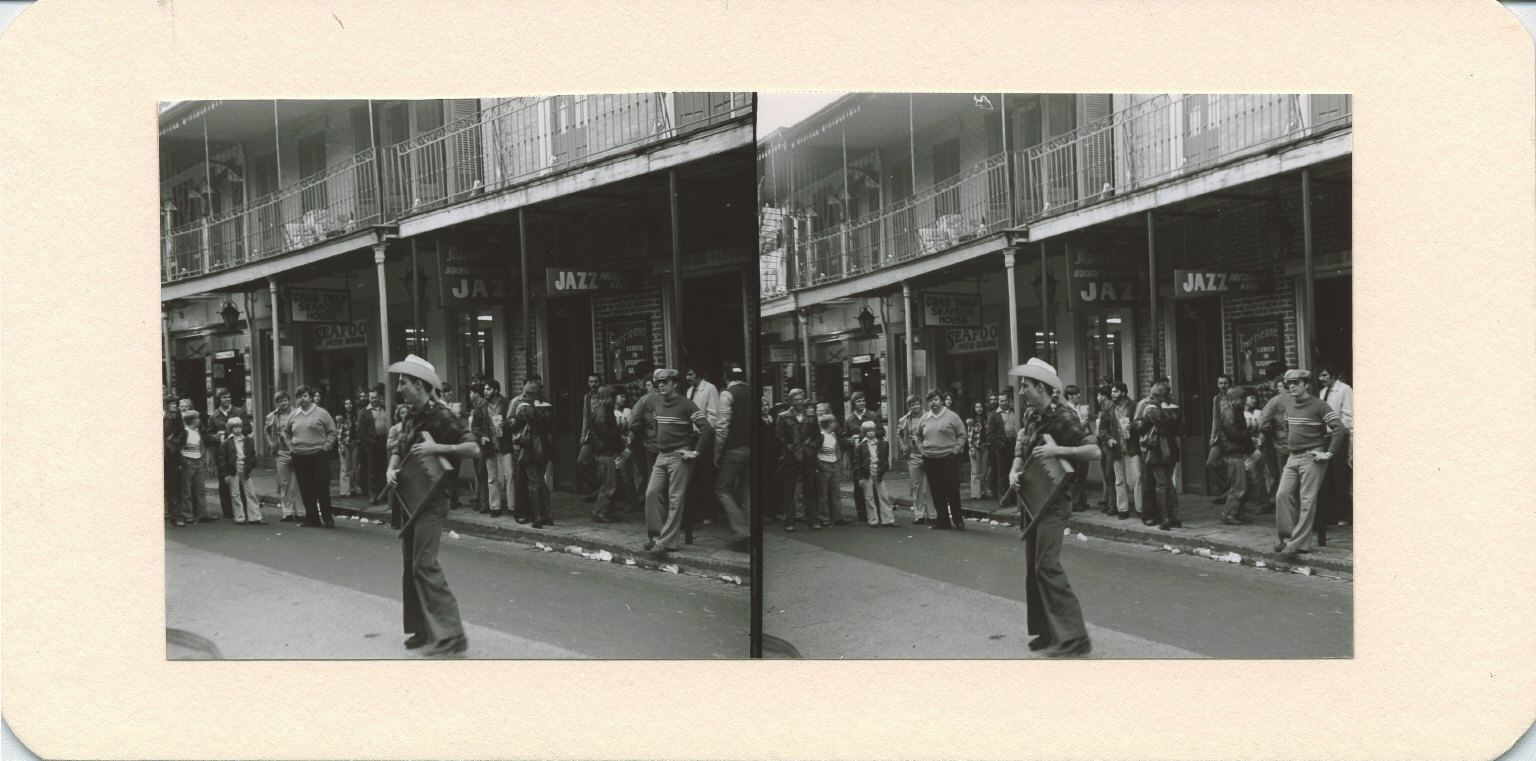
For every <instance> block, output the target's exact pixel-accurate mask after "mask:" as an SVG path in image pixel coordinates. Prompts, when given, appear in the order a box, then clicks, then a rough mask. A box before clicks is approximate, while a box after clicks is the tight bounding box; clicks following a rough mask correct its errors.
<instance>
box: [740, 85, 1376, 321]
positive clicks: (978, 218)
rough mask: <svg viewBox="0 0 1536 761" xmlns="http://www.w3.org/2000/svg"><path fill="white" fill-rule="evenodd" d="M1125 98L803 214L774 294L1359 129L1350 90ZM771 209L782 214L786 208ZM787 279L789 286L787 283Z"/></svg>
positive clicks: (793, 225) (795, 221)
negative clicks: (862, 204) (1035, 136)
mask: <svg viewBox="0 0 1536 761" xmlns="http://www.w3.org/2000/svg"><path fill="white" fill-rule="evenodd" d="M1116 102H1117V103H1118V104H1123V105H1125V107H1124V108H1120V109H1118V110H1116V111H1114V112H1112V113H1111V114H1110V115H1109V116H1107V117H1105V118H1102V119H1097V120H1094V121H1091V122H1088V123H1085V124H1083V125H1081V126H1079V127H1076V128H1075V129H1072V130H1070V131H1067V132H1064V133H1063V134H1060V135H1056V136H1054V137H1051V138H1049V139H1047V140H1045V141H1043V142H1040V143H1039V144H1037V145H1032V146H1027V147H1024V148H1022V149H1019V150H1010V151H1007V152H1006V153H1002V152H1000V153H997V154H995V155H992V156H990V157H988V158H986V159H985V160H983V161H981V162H980V163H978V164H976V165H975V166H973V167H972V168H971V169H970V170H967V171H965V172H963V173H962V174H960V175H958V176H956V177H953V178H951V179H948V180H945V181H944V182H941V183H938V184H935V185H932V186H930V187H928V188H923V189H920V190H918V191H917V192H916V193H913V194H911V195H909V196H907V197H905V198H901V199H898V200H895V201H888V202H886V203H885V204H884V205H882V206H879V207H878V208H876V209H874V210H873V211H871V212H870V213H867V214H864V215H862V216H859V217H856V218H853V219H849V220H847V221H845V222H841V223H838V224H835V225H832V226H830V227H826V228H824V229H817V227H816V222H817V220H816V219H815V217H814V216H813V214H814V212H809V213H808V212H806V211H805V210H803V209H802V210H801V211H800V212H799V213H798V214H797V215H792V216H791V217H790V221H789V222H788V223H786V224H785V228H786V229H787V230H789V231H790V232H791V234H790V235H788V236H787V240H788V246H787V251H786V252H785V254H784V256H785V257H786V258H787V259H788V262H789V264H790V265H792V266H786V267H783V268H782V270H784V271H785V276H784V277H775V280H776V282H774V283H773V284H772V285H773V286H774V288H773V290H771V291H770V290H769V289H768V288H767V286H768V283H767V282H766V278H767V277H768V276H767V275H766V274H765V284H764V285H765V290H764V297H765V298H771V297H773V296H774V295H782V294H785V293H787V292H788V291H789V290H795V289H801V288H810V287H814V286H818V285H825V284H828V283H833V282H838V281H841V280H845V279H848V278H852V277H858V276H860V275H863V274H866V273H869V272H874V271H877V270H879V269H881V268H883V267H888V266H891V265H894V264H898V263H901V262H905V261H910V260H912V259H916V258H919V257H922V256H926V255H928V254H934V253H939V252H941V251H944V250H947V249H950V248H953V247H955V246H958V245H962V244H964V243H968V242H970V241H973V240H976V239H978V238H982V237H985V236H989V235H995V234H997V233H999V232H1000V231H1002V230H1003V229H1006V228H1009V227H1017V226H1021V225H1027V224H1030V223H1032V222H1037V221H1040V220H1044V219H1047V218H1050V217H1055V216H1059V215H1062V214H1066V213H1069V212H1072V211H1077V210H1082V209H1087V208H1090V207H1093V206H1095V205H1097V204H1101V203H1105V202H1108V201H1110V200H1112V199H1114V198H1117V197H1123V196H1126V195H1129V194H1132V193H1136V192H1139V191H1143V190H1146V189H1149V188H1152V187H1155V186H1158V185H1161V184H1164V183H1168V182H1172V181H1176V180H1179V179H1182V178H1186V177H1190V176H1192V175H1195V174H1199V173H1201V172H1205V171H1208V170H1211V169H1215V168H1217V167H1220V166H1222V165H1225V164H1229V163H1232V162H1237V161H1241V160H1243V159H1245V158H1248V157H1252V156H1256V155H1260V154H1263V153H1265V152H1269V151H1274V150H1278V149H1281V148H1284V147H1285V146H1287V145H1290V144H1293V143H1298V142H1300V141H1303V140H1308V139H1311V138H1317V137H1322V136H1325V135H1328V134H1330V133H1332V132H1335V131H1338V130H1347V129H1348V128H1349V126H1350V121H1351V101H1350V98H1349V97H1348V96H1345V95H1294V94H1278V95H1270V94H1263V95H1251V94H1236V95H1233V94H1226V95H1205V94H1201V95H1167V94H1162V95H1148V96H1116ZM765 208H770V209H773V211H774V212H775V213H780V214H782V213H783V211H782V209H779V208H777V207H774V206H772V203H771V202H770V203H769V204H768V206H766V207H765ZM786 280H787V282H786Z"/></svg>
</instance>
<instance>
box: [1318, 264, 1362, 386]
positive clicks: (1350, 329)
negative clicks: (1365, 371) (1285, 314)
mask: <svg viewBox="0 0 1536 761" xmlns="http://www.w3.org/2000/svg"><path fill="white" fill-rule="evenodd" d="M1352 282H1353V278H1351V277H1350V276H1348V275H1345V276H1343V277H1330V278H1319V279H1318V280H1317V282H1316V285H1315V286H1314V287H1313V293H1314V294H1315V296H1316V299H1317V300H1316V302H1315V305H1314V307H1313V313H1314V315H1315V316H1316V319H1317V360H1318V361H1317V362H1314V363H1313V369H1314V370H1315V369H1316V367H1317V366H1320V365H1321V364H1322V363H1323V362H1334V363H1336V364H1338V365H1339V367H1340V368H1341V369H1340V372H1341V373H1343V374H1344V382H1345V383H1349V384H1353V383H1354V377H1353V375H1352V368H1353V367H1354V364H1353V363H1354V339H1353V335H1354V296H1353V294H1352V293H1351V289H1350V285H1351V284H1352Z"/></svg>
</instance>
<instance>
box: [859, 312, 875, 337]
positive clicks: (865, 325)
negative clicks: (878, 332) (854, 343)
mask: <svg viewBox="0 0 1536 761" xmlns="http://www.w3.org/2000/svg"><path fill="white" fill-rule="evenodd" d="M859 330H862V331H864V335H866V336H872V335H874V334H875V313H874V312H871V311H870V310H869V306H868V305H865V307H864V308H863V309H860V310H859Z"/></svg>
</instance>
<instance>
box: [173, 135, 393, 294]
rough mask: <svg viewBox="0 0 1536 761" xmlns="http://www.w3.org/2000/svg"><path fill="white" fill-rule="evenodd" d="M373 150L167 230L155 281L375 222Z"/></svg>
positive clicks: (278, 250) (205, 271) (212, 269)
mask: <svg viewBox="0 0 1536 761" xmlns="http://www.w3.org/2000/svg"><path fill="white" fill-rule="evenodd" d="M378 195H379V194H378V180H377V178H376V177H375V176H374V158H373V150H372V149H369V150H366V151H363V152H362V153H359V154H356V155H354V156H352V157H350V158H348V159H346V160H343V161H340V162H337V163H335V164H332V165H331V166H329V167H326V169H325V171H324V172H323V173H320V174H317V175H315V176H313V177H308V178H306V179H303V180H300V181H299V182H296V183H292V184H289V185H287V186H284V187H283V188H281V189H279V190H278V191H277V192H275V193H272V194H269V195H266V196H263V197H261V198H258V199H256V200H254V201H251V202H250V203H245V204H241V205H239V206H236V207H235V208H233V209H230V210H228V211H225V212H222V213H219V214H215V215H213V216H210V217H206V218H204V219H202V220H199V221H197V222H192V223H190V224H185V225H181V226H180V227H176V228H173V229H170V230H167V231H165V233H164V234H162V236H161V244H160V245H161V257H160V266H161V271H160V281H161V282H162V283H171V282H175V281H177V280H184V279H186V278H191V277H198V276H201V275H207V274H210V273H213V272H218V271H220V270H226V269H229V268H231V267H238V266H240V265H242V264H247V263H249V262H253V261H258V260H261V259H266V258H269V257H272V256H276V255H278V254H281V253H284V252H286V251H292V250H295V249H299V248H303V247H305V246H309V245H313V244H315V243H318V242H320V241H322V240H326V239H329V238H335V237H338V236H341V235H346V234H347V233H350V232H353V231H356V230H359V229H362V228H363V227H366V226H368V225H373V224H378V223H379V222H380V221H381V214H380V209H379V198H378Z"/></svg>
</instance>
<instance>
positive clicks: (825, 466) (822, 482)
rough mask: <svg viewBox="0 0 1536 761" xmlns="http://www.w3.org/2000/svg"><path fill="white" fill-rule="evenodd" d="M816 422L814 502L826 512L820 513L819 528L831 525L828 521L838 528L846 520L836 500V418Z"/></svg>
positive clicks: (838, 485) (837, 445)
mask: <svg viewBox="0 0 1536 761" xmlns="http://www.w3.org/2000/svg"><path fill="white" fill-rule="evenodd" d="M816 422H817V424H818V425H820V426H821V448H820V449H819V450H817V452H816V501H818V502H820V503H821V504H823V505H826V510H824V511H822V520H821V527H822V528H826V527H827V526H830V525H832V524H831V523H828V522H827V520H828V519H831V521H832V523H836V524H837V525H839V526H846V525H848V518H847V517H846V516H844V515H843V506H842V503H841V502H840V501H839V500H838V496H839V494H838V489H839V487H840V486H841V484H839V483H838V482H837V455H838V448H839V443H838V439H837V418H835V417H833V416H832V415H831V414H830V413H829V414H825V415H822V416H821V417H819V418H816ZM811 528H816V527H815V526H812V527H811Z"/></svg>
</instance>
